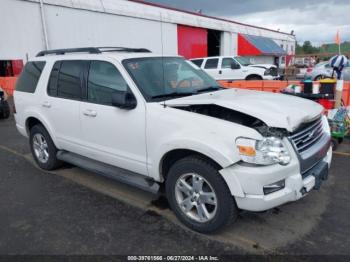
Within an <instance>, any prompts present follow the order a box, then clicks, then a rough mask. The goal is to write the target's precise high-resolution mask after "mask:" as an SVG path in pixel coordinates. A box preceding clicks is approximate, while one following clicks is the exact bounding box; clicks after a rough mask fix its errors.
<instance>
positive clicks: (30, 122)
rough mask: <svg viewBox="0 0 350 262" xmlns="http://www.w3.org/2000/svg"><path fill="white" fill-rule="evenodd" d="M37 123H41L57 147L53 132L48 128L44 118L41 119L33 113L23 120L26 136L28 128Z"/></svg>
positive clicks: (28, 132) (28, 133) (28, 131)
mask: <svg viewBox="0 0 350 262" xmlns="http://www.w3.org/2000/svg"><path fill="white" fill-rule="evenodd" d="M38 124H40V125H42V126H43V127H44V128H45V129H46V131H47V132H48V133H49V135H50V137H51V139H52V141H53V143H54V144H55V146H56V147H57V143H56V139H55V136H54V135H53V132H52V131H51V129H50V128H49V126H48V124H47V123H46V122H45V121H44V120H42V119H41V118H39V117H37V116H35V115H31V116H28V117H27V118H26V120H25V130H26V133H27V135H28V137H29V136H30V129H31V128H32V127H33V126H35V125H38Z"/></svg>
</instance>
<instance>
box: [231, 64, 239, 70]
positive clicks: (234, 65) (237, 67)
mask: <svg viewBox="0 0 350 262" xmlns="http://www.w3.org/2000/svg"><path fill="white" fill-rule="evenodd" d="M240 68H241V66H240V65H239V64H236V63H232V64H231V69H240Z"/></svg>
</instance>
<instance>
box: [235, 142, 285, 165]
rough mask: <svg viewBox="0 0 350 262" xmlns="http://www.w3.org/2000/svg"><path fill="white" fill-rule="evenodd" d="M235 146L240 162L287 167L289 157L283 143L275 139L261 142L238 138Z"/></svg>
mask: <svg viewBox="0 0 350 262" xmlns="http://www.w3.org/2000/svg"><path fill="white" fill-rule="evenodd" d="M236 145H237V148H238V151H239V154H240V156H241V159H242V161H244V162H247V163H251V164H257V165H272V164H281V165H287V164H288V163H289V162H290V160H291V157H290V155H289V152H288V149H287V147H286V146H285V145H284V143H283V141H282V140H281V139H280V138H277V137H265V138H263V139H262V140H255V139H250V138H242V137H241V138H238V139H237V140H236Z"/></svg>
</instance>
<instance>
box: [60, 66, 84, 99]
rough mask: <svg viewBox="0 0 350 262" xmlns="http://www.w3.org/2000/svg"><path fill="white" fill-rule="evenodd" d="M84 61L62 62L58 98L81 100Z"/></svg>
mask: <svg viewBox="0 0 350 262" xmlns="http://www.w3.org/2000/svg"><path fill="white" fill-rule="evenodd" d="M84 63H85V62H84V61H75V60H67V61H66V60H65V61H62V62H61V68H60V71H59V75H58V81H57V96H58V97H62V98H67V99H81V96H82V90H81V89H82V88H81V86H82V83H81V79H82V73H83V70H84Z"/></svg>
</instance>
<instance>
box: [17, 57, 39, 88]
mask: <svg viewBox="0 0 350 262" xmlns="http://www.w3.org/2000/svg"><path fill="white" fill-rule="evenodd" d="M44 66H45V62H43V61H37V62H28V63H27V64H26V65H25V67H24V69H23V72H22V73H21V75H20V76H19V78H18V80H17V83H16V91H21V92H27V93H34V92H35V89H36V86H37V84H38V82H39V78H40V76H41V73H42V71H43V69H44Z"/></svg>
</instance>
